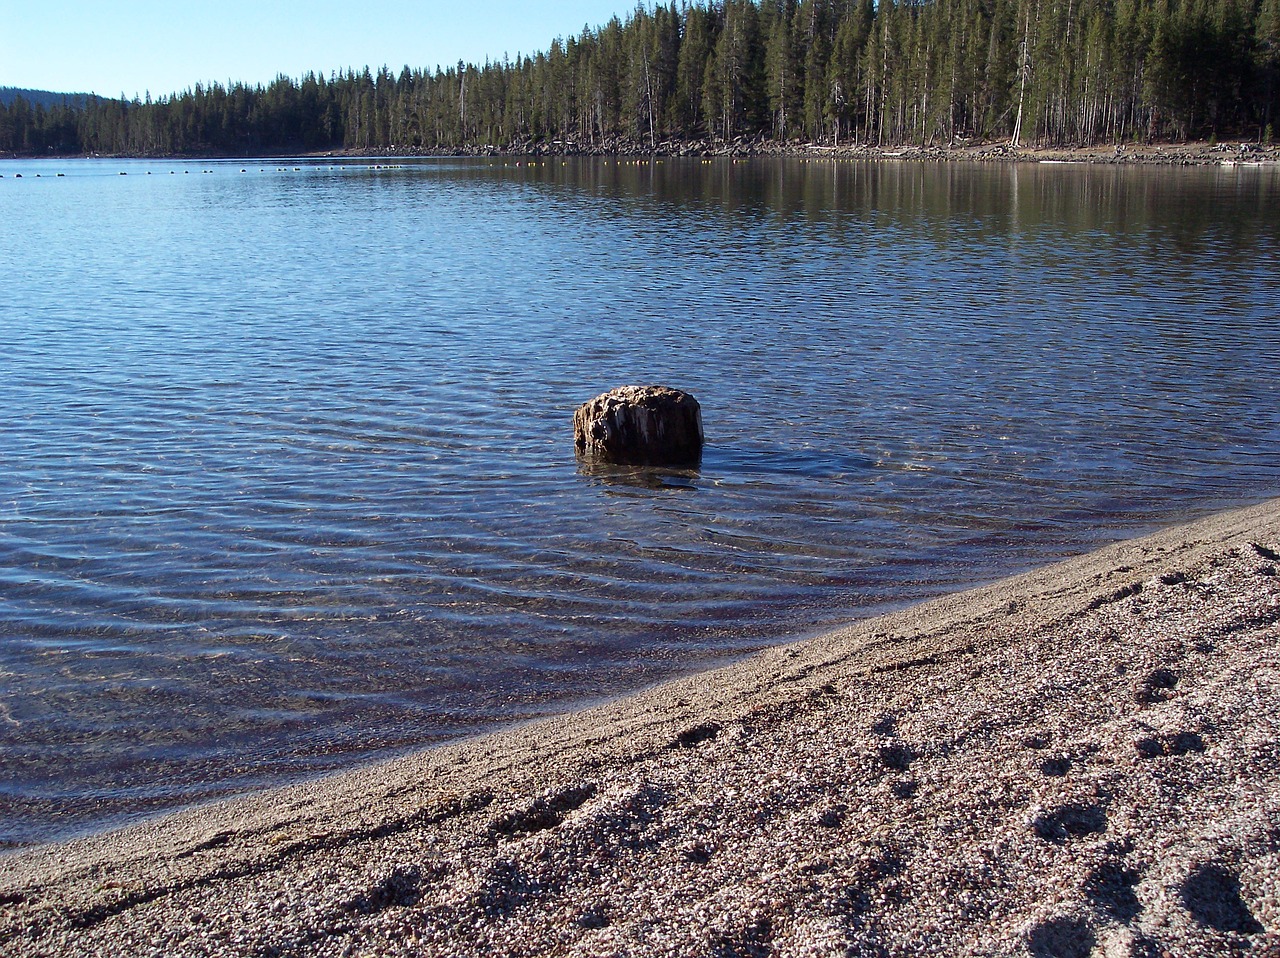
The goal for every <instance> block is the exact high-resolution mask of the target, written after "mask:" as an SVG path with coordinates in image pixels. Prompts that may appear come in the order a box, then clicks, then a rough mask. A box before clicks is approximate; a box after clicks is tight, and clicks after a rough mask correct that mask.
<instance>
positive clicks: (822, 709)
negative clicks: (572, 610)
mask: <svg viewBox="0 0 1280 958" xmlns="http://www.w3.org/2000/svg"><path fill="white" fill-rule="evenodd" d="M1278 567H1280V501H1273V502H1270V503H1266V504H1263V505H1261V506H1256V507H1252V508H1249V509H1245V510H1241V511H1236V512H1231V513H1226V514H1223V515H1220V516H1216V517H1212V518H1210V519H1207V520H1202V521H1199V522H1196V523H1194V524H1191V525H1187V526H1182V527H1179V528H1175V529H1170V530H1167V531H1165V532H1162V533H1159V534H1157V535H1155V536H1151V537H1148V538H1144V539H1139V540H1134V541H1131V542H1126V543H1120V544H1117V545H1115V546H1111V547H1108V548H1105V549H1102V550H1100V551H1098V552H1095V553H1092V554H1090V555H1087V556H1083V557H1081V558H1078V559H1072V560H1069V561H1067V562H1063V563H1059V564H1056V565H1053V566H1050V567H1046V568H1044V569H1041V570H1038V571H1035V572H1032V573H1029V574H1027V575H1023V576H1019V577H1015V578H1012V579H1007V580H1004V581H1002V582H999V583H996V584H994V585H990V586H986V587H983V588H979V589H975V590H972V591H968V592H965V593H961V594H957V595H953V596H947V597H944V598H941V599H937V600H934V601H931V602H927V603H924V604H921V605H918V606H914V607H912V608H909V609H906V610H904V611H901V612H897V613H894V614H891V615H887V616H883V617H880V618H877V619H873V620H869V621H865V622H861V623H858V624H856V625H854V626H851V627H849V628H847V629H844V630H841V631H839V632H836V633H833V634H831V635H827V636H824V637H821V638H818V639H813V640H809V641H806V642H803V643H799V644H796V645H791V646H787V647H782V648H778V649H772V650H769V651H767V652H764V653H761V654H759V655H756V656H754V657H752V658H751V659H748V660H746V661H744V662H742V663H740V664H737V665H733V666H730V667H728V668H724V669H719V670H716V671H713V672H708V673H705V674H701V675H697V676H693V677H691V678H687V679H682V680H679V681H675V682H671V683H668V684H664V685H662V686H659V687H657V688H654V689H652V690H649V691H647V692H644V693H641V694H639V695H636V696H632V697H629V698H626V699H622V700H619V701H616V702H612V703H609V704H607V705H603V706H601V707H599V708H595V709H591V710H588V711H584V712H580V713H576V714H573V715H568V716H562V717H558V718H554V719H551V720H546V721H542V722H538V723H535V724H531V725H527V726H523V727H520V728H516V729H512V730H507V731H503V732H499V733H496V734H493V735H490V736H486V737H483V738H477V739H474V740H469V741H466V742H463V743H460V744H457V745H452V746H448V747H444V748H439V749H435V750H431V751H428V752H425V753H422V754H419V755H415V756H411V757H408V758H404V759H400V760H397V761H395V762H391V763H388V764H384V765H379V766H374V767H371V768H366V769H362V770H359V771H355V772H351V773H347V774H343V775H340V776H334V777H330V778H326V779H321V780H318V781H315V782H311V783H307V784H303V785H298V786H292V787H288V788H282V789H278V790H273V791H270V792H264V793H262V794H258V795H254V796H251V797H248V798H244V799H236V800H232V801H228V802H223V803H219V804H216V805H211V806H207V807H204V808H198V809H193V810H189V811H185V812H180V813H177V814H173V815H170V816H167V817H164V818H160V819H157V820H154V821H149V822H145V823H142V824H139V825H136V826H133V827H130V828H128V829H125V830H122V831H119V832H114V833H110V834H105V835H100V836H95V837H92V838H87V839H82V840H77V841H74V842H69V843H65V844H60V845H50V846H43V847H40V848H36V849H31V850H28V851H25V852H22V853H20V854H16V855H10V856H8V857H5V858H0V953H2V954H5V955H10V954H12V955H23V956H37V955H151V954H155V955H168V956H173V955H261V956H267V955H334V956H336V955H480V954H486V955H584V956H585V955H624V954H625V955H707V956H712V955H777V956H799V955H845V954H855V955H920V954H939V955H1006V954H1008V955H1025V954H1030V955H1055V956H1067V958H1070V956H1077V955H1078V956H1085V955H1091V954H1092V955H1106V956H1135V958H1145V956H1160V955H1166V954H1168V955H1176V956H1184V955H1222V954H1241V955H1243V954H1248V955H1255V956H1256V955H1277V954H1280V642H1278V641H1277V640H1278V639H1280V625H1278V624H1277V623H1280V575H1278V574H1277V571H1278Z"/></svg>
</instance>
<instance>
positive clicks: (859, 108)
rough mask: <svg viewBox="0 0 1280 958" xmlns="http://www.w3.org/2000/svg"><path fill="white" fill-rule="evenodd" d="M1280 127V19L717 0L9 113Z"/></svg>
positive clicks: (217, 118) (263, 136)
mask: <svg viewBox="0 0 1280 958" xmlns="http://www.w3.org/2000/svg"><path fill="white" fill-rule="evenodd" d="M1278 114H1280V0H917V2H909V0H711V2H694V3H687V2H684V0H682V2H681V3H680V4H679V5H677V4H676V3H675V2H672V3H671V4H670V5H668V6H663V5H657V6H652V7H648V6H644V5H641V6H637V7H636V8H635V9H634V10H633V11H632V12H631V13H630V14H628V15H627V16H626V17H625V18H620V17H615V18H613V19H612V20H610V21H609V22H608V23H607V24H604V25H603V26H598V27H585V28H584V29H583V30H582V32H581V33H580V34H579V35H577V36H571V37H567V38H562V39H556V40H554V41H552V42H551V44H550V46H549V48H548V49H546V50H545V51H542V52H538V53H535V54H532V55H516V56H515V57H514V58H509V57H506V56H504V57H503V59H502V60H501V61H497V62H487V63H485V64H483V65H475V64H466V63H462V62H459V63H457V64H456V65H454V66H451V67H449V68H447V69H444V68H436V69H434V70H423V69H411V68H410V67H408V66H406V67H404V68H403V69H402V70H400V71H399V72H398V73H395V72H392V71H391V70H389V69H388V68H386V67H382V68H381V69H378V70H370V69H369V68H367V67H366V68H364V69H362V70H347V71H344V72H334V73H331V74H329V75H328V76H327V77H326V76H324V75H322V74H318V73H308V74H306V75H305V76H303V77H301V78H300V79H293V78H290V77H285V76H280V77H278V78H277V79H276V80H274V81H273V82H271V83H270V84H268V85H266V86H262V85H253V86H249V85H245V84H242V83H229V84H227V85H225V86H224V85H221V84H219V83H211V84H207V85H205V84H197V85H196V86H194V87H193V88H191V89H187V90H185V91H182V92H178V93H173V94H171V95H164V96H160V97H159V98H157V99H152V98H151V97H150V96H147V97H146V98H142V99H137V98H135V99H133V100H125V99H112V98H106V97H98V96H91V97H77V98H75V99H70V98H68V100H67V101H65V102H64V103H61V104H57V105H51V106H46V105H43V104H36V105H32V104H29V103H28V102H26V101H25V100H24V99H22V98H21V97H18V98H15V99H14V100H13V102H12V103H10V104H9V105H8V106H0V151H5V152H9V153H20V154H28V155H32V154H34V155H48V154H76V153H102V154H131V155H140V156H158V155H173V154H212V155H250V154H259V153H271V152H288V151H325V150H338V149H346V150H353V151H362V150H368V151H388V150H393V151H403V152H418V153H432V152H456V151H477V150H487V149H492V150H510V149H529V148H532V147H537V148H544V147H545V148H547V149H552V150H563V151H566V152H573V151H589V150H602V151H604V150H610V149H614V148H617V147H618V146H619V145H620V144H626V145H628V146H629V147H631V148H639V149H653V150H659V149H663V148H668V149H669V148H670V147H671V144H673V143H689V142H695V141H696V142H724V141H734V140H739V139H748V140H753V141H773V142H778V143H788V142H795V141H799V142H806V143H823V144H831V145H835V146H842V145H873V146H882V147H883V146H891V145H919V146H935V145H937V146H948V145H953V144H957V143H963V142H967V141H971V140H979V141H995V140H1006V141H1009V142H1011V143H1012V144H1013V145H1015V146H1031V145H1041V146H1087V145H1096V144H1102V143H1117V144H1120V143H1126V142H1133V141H1143V142H1145V141H1152V140H1184V139H1189V138H1211V137H1215V136H1240V137H1245V138H1249V139H1256V140H1259V141H1264V142H1269V141H1270V139H1271V137H1272V135H1273V125H1274V124H1275V123H1276V122H1277V116H1278Z"/></svg>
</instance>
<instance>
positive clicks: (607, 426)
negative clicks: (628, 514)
mask: <svg viewBox="0 0 1280 958" xmlns="http://www.w3.org/2000/svg"><path fill="white" fill-rule="evenodd" d="M573 444H574V447H575V448H576V449H577V452H578V455H579V456H581V457H582V458H584V459H587V460H591V461H594V462H616V463H629V464H632V465H645V466H658V465H687V464H691V463H697V462H698V460H699V459H700V458H701V457H702V409H701V407H700V406H699V405H698V400H696V399H694V398H693V397H692V396H690V395H689V394H688V393H685V392H681V391H680V390H678V389H671V388H669V387H667V386H619V387H618V388H617V389H613V390H610V391H609V392H607V393H604V394H602V395H600V396H597V397H596V398H595V399H593V400H591V401H590V402H586V403H583V404H582V405H581V406H579V407H578V410H577V412H575V413H574V414H573Z"/></svg>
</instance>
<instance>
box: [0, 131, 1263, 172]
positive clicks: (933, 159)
mask: <svg viewBox="0 0 1280 958" xmlns="http://www.w3.org/2000/svg"><path fill="white" fill-rule="evenodd" d="M272 155H275V154H272ZM279 156H290V157H296V156H307V157H313V158H321V157H349V158H383V159H386V158H394V157H400V158H404V159H409V158H430V157H512V158H530V157H596V158H601V159H604V158H610V157H624V156H625V157H630V158H643V157H651V158H664V157H701V158H714V157H728V158H738V159H743V158H748V157H757V156H793V157H809V158H812V157H827V158H839V159H845V160H864V161H878V160H885V161H909V162H924V163H948V162H970V163H1087V164H1091V165H1106V166H1272V165H1276V164H1280V144H1270V145H1263V144H1260V143H1257V142H1250V141H1247V140H1231V141H1227V142H1222V143H1213V142H1204V141H1201V142H1189V143H1134V144H1121V145H1095V146H1080V147H1038V146H1022V147H1017V148H1015V147H1013V146H1010V145H1009V144H1008V143H1007V142H999V143H963V144H951V145H947V146H937V145H934V146H910V145H908V146H884V147H880V146H868V145H865V144H844V145H835V144H824V143H808V142H801V141H794V142H778V141H776V140H765V139H750V138H746V137H740V138H738V139H735V140H729V141H721V140H667V141H663V142H658V143H654V144H652V145H650V144H649V143H647V142H645V141H641V140H634V139H621V138H612V139H607V140H603V141H600V142H596V143H577V142H566V141H562V140H554V141H527V142H516V143H511V144H508V145H506V146H501V147H499V146H474V147H467V148H461V149H458V148H445V149H440V150H426V149H421V148H411V149H399V148H392V149H384V150H357V149H344V150H324V151H316V152H309V153H308V152H305V151H303V152H297V153H289V154H279ZM23 158H24V157H19V156H12V155H8V156H5V155H0V159H23ZM25 158H26V159H33V157H25ZM77 158H78V159H84V158H85V157H57V159H77ZM98 158H101V159H157V160H159V159H172V160H188V161H190V160H196V159H210V158H213V159H245V158H246V157H243V156H239V155H237V156H234V157H233V156H226V157H208V156H205V155H201V156H169V155H165V156H154V157H144V156H119V157H117V156H111V157H108V156H98ZM262 158H264V159H265V158H267V157H262ZM51 159H52V158H51Z"/></svg>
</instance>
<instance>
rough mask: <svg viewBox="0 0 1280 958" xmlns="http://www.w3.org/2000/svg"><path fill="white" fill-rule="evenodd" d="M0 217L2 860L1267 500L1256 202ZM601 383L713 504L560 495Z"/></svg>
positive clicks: (760, 165)
mask: <svg viewBox="0 0 1280 958" xmlns="http://www.w3.org/2000/svg"><path fill="white" fill-rule="evenodd" d="M204 171H208V172H204ZM122 172H123V173H125V174H127V175H125V176H121V175H120V174H121V173H122ZM17 173H21V174H23V175H22V178H20V179H19V178H17V177H16V176H15V174H17ZM58 173H63V174H65V175H64V176H61V177H59V176H57V174H58ZM0 174H3V179H0V283H2V288H3V289H4V290H5V292H6V295H5V296H4V297H3V298H0V409H2V410H3V430H2V431H0V463H2V464H3V468H0V590H3V591H2V596H3V603H2V605H0V755H2V756H3V763H2V765H0V843H9V844H14V843H21V842H29V841H33V840H39V839H43V838H49V837H54V836H59V835H64V834H68V833H70V832H73V831H75V830H77V829H82V828H86V827H100V826H101V825H103V824H106V823H108V822H110V821H115V820H118V818H119V816H122V815H130V814H135V813H139V812H143V811H148V810H154V809H157V808H163V807H170V806H173V805H178V804H184V803H188V802H192V801H196V800H200V799H204V798H208V797H212V796H215V795H218V794H225V793H227V792H230V791H237V790H242V789H244V788H247V787H251V786H253V785H257V784H261V783H268V782H275V781H281V780H284V779H288V778H290V777H295V776H298V775H303V774H309V773H312V772H315V771H320V770H325V769H330V768H336V767H343V766H347V765H350V764H352V763H354V762H357V761H361V760H364V759H367V758H370V757H374V756H377V755H381V754H389V753H392V752H397V751H402V750H404V749H406V748H410V747H414V746H420V745H423V744H429V743H432V742H436V741H441V740H443V739H446V738H448V737H450V736H456V735H459V734H465V733H470V732H474V731H476V730H481V729H485V728H491V727H493V726H494V725H495V724H500V723H505V722H509V721H514V720H518V719H522V718H525V717H529V716H534V715H540V714H546V713H547V712H549V711H553V710H558V709H563V708H566V707H570V706H571V705H573V704H575V703H580V702H583V701H587V700H590V699H593V698H598V697H600V696H604V695H609V694H615V693H617V692H619V691H622V690H626V689H630V688H635V687H637V686H641V685H644V684H647V683H650V682H653V681H655V680H657V679H659V678H661V677H663V676H666V675H670V674H674V673H677V672H682V671H688V670H691V669H695V668H698V667H702V666H705V665H707V664H709V663H712V662H717V661H722V660H724V659H726V658H728V657H732V656H734V655H739V654H741V653H743V652H744V651H747V650H749V649H752V648H755V647H758V646H760V645H763V644H768V643H772V642H778V641H781V640H785V639H787V638H791V637H794V636H798V635H803V634H808V633H812V632H814V631H817V630H820V629H822V628H825V627H828V626H830V625H833V624H835V623H837V622H839V621H842V620H845V619H847V618H849V617H851V616H854V615H859V614H863V613H866V612H868V611H871V610H874V609H877V608H881V607H884V606H886V605H893V604H898V603H902V602H905V601H909V600H911V599H915V598H919V597H922V596H927V595H933V594H937V593H939V592H942V591H946V590H950V589H955V588H958V587H961V586H963V585H967V584H971V583H974V582H978V581H982V580H987V579H991V578H994V577H996V576H999V575H1002V574H1005V573H1007V572H1011V571H1015V570H1019V569H1023V568H1026V567H1028V566H1030V565H1032V564H1035V563H1038V562H1042V561H1045V560H1047V559H1050V558H1053V557H1056V556H1060V555H1064V554H1068V553H1072V552H1078V551H1081V550H1083V549H1085V548H1088V547H1089V546H1091V545H1095V544H1098V543H1100V542H1102V541H1105V540H1109V539H1114V538H1117V537H1120V536H1123V535H1128V534H1131V533H1133V532H1137V531H1141V530H1143V529H1147V528H1150V527H1152V526H1154V525H1159V524H1162V523H1167V522H1172V521H1177V520H1181V519H1184V518H1189V517H1191V516H1194V515H1199V514H1202V513H1205V512H1208V511H1212V510H1214V509H1218V508H1223V507H1226V506H1230V505H1235V504H1241V503H1245V502H1252V501H1256V500H1259V499H1262V498H1265V497H1268V496H1271V495H1276V494H1277V492H1278V491H1280V415H1278V414H1277V411H1276V401H1275V376H1274V371H1275V368H1276V361H1277V358H1278V357H1280V307H1278V306H1277V303H1280V266H1278V265H1277V264H1280V174H1278V173H1277V172H1276V171H1274V170H1268V169H1252V168H1249V169H1245V168H1237V169H1220V170H1219V169H1209V170H1163V169H1137V170H1125V169H1117V168H1094V167H1074V166H1060V165H1055V166H1034V165H1028V166H964V165H951V166H941V167H934V166H925V165H914V164H891V163H886V164H881V165H867V164H860V163H854V162H838V161H807V162H806V161H802V160H778V161H765V160H756V161H752V162H749V163H733V162H729V161H715V162H704V161H701V160H692V161H674V160H666V161H664V162H655V163H650V162H648V161H645V162H642V163H636V162H634V161H631V162H626V163H617V162H603V161H594V160H592V161H585V160H584V161H564V162H562V161H560V160H554V161H548V162H544V163H541V164H528V163H521V164H517V163H516V162H515V161H504V160H476V161H454V160H438V161H418V162H404V163H399V162H398V163H396V164H394V168H377V164H371V163H369V162H368V161H360V162H354V161H347V162H339V161H335V160H324V161H310V162H308V161H288V162H287V163H282V162H281V161H277V160H271V161H245V160H238V161H231V162H211V161H194V162H190V163H182V162H177V161H159V162H140V161H132V162H126V161H106V160H95V161H80V162H65V161H64V162H59V163H55V162H52V161H47V162H46V161H41V162H8V163H5V164H2V165H0ZM37 174H38V175H37ZM629 382H661V383H667V384H670V385H673V386H678V387H680V388H684V389H687V390H689V391H691V392H692V393H694V395H696V396H697V397H698V398H699V400H700V401H701V402H702V405H703V417H704V422H705V425H706V430H707V434H708V447H707V450H706V454H705V457H704V460H703V462H702V465H701V468H700V469H698V470H694V471H685V472H671V473H657V474H655V473H640V474H628V473H625V472H623V473H619V474H605V475H594V474H589V473H585V472H583V471H581V470H580V469H579V468H578V466H577V464H576V463H575V461H574V457H573V445H572V436H571V426H570V418H571V415H572V411H573V409H574V407H575V406H576V405H577V404H579V403H580V402H583V401H585V400H586V399H589V398H591V397H592V396H593V395H595V394H597V393H599V392H602V391H603V390H605V389H607V388H610V387H612V386H615V385H620V384H623V383H629Z"/></svg>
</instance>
